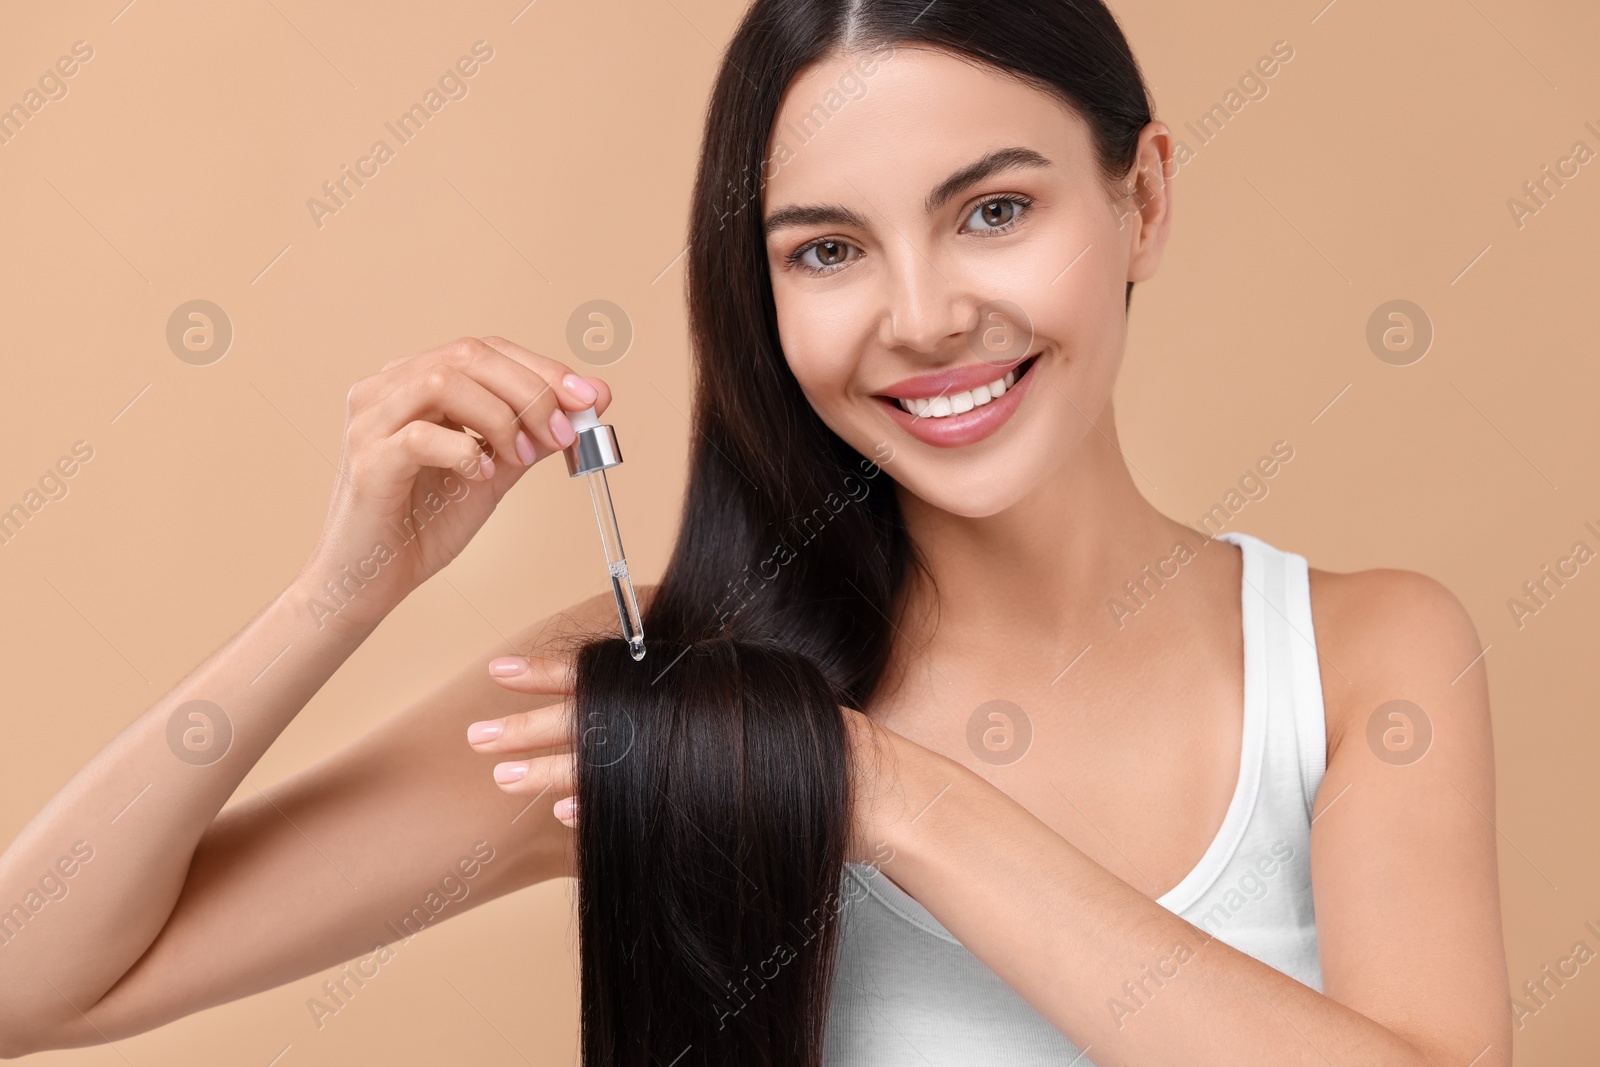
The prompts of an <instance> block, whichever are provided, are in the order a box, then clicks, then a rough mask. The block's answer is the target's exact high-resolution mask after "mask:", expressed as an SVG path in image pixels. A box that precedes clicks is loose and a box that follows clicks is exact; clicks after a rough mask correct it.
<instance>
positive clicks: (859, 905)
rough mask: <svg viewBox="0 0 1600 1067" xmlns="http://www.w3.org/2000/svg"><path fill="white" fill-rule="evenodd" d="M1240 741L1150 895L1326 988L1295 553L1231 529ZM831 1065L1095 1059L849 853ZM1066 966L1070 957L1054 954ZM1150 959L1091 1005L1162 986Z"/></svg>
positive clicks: (1302, 576) (1011, 1064)
mask: <svg viewBox="0 0 1600 1067" xmlns="http://www.w3.org/2000/svg"><path fill="white" fill-rule="evenodd" d="M1218 539H1220V540H1224V541H1230V542H1232V543H1233V544H1236V545H1238V546H1239V549H1240V552H1241V553H1242V555H1243V567H1244V581H1243V583H1242V590H1241V595H1242V605H1243V615H1244V731H1243V733H1244V743H1243V750H1242V752H1241V753H1240V758H1239V777H1238V784H1237V786H1236V787H1235V789H1234V793H1233V799H1232V800H1231V801H1230V802H1229V804H1228V810H1227V813H1226V815H1224V817H1223V820H1222V828H1221V829H1220V830H1218V831H1217V836H1216V837H1215V839H1213V840H1212V842H1211V844H1210V845H1209V846H1208V847H1207V848H1206V851H1205V853H1204V855H1202V856H1201V857H1200V862H1199V863H1198V864H1196V865H1195V867H1194V869H1193V870H1191V871H1190V872H1189V873H1188V874H1187V875H1185V876H1184V878H1183V880H1182V881H1180V882H1179V883H1178V884H1177V885H1176V886H1174V887H1173V888H1172V889H1171V890H1170V891H1169V892H1167V893H1165V894H1164V895H1162V896H1161V897H1160V899H1158V900H1157V901H1156V903H1158V904H1160V905H1161V906H1162V907H1164V908H1166V909H1167V910H1169V911H1171V912H1173V913H1175V914H1177V915H1179V916H1182V917H1183V918H1184V919H1186V920H1188V921H1189V922H1190V923H1192V924H1194V925H1195V926H1197V927H1199V928H1200V929H1201V930H1204V931H1206V932H1208V933H1210V934H1212V935H1214V936H1216V937H1217V938H1218V939H1219V940H1221V941H1224V942H1226V943H1227V944H1229V945H1232V946H1233V947H1234V948H1236V949H1238V950H1240V951H1241V952H1245V953H1248V954H1249V955H1251V956H1253V957H1255V958H1256V959H1258V960H1260V961H1261V962H1263V963H1266V964H1269V965H1270V966H1272V967H1275V968H1277V969H1278V970H1280V971H1282V972H1283V973H1285V974H1287V975H1289V976H1290V977H1292V978H1295V979H1298V980H1299V981H1301V982H1303V983H1304V984H1306V985H1308V986H1310V987H1311V988H1313V989H1316V990H1318V991H1320V990H1321V989H1322V968H1321V961H1320V958H1319V956H1318V954H1317V929H1316V922H1315V918H1314V914H1313V910H1312V903H1311V813H1312V801H1313V799H1314V798H1315V797H1316V795H1317V787H1318V786H1319V785H1320V784H1321V782H1322V774H1323V771H1324V769H1325V766H1326V755H1327V752H1326V749H1327V735H1326V727H1325V726H1324V717H1323V707H1322V682H1321V674H1320V670H1319V667H1318V663H1317V649H1316V637H1315V634H1314V633H1313V632H1312V628H1311V596H1310V582H1309V578H1308V575H1307V572H1306V561H1305V558H1304V557H1303V556H1300V555H1297V554H1295V553H1293V552H1285V551H1282V550H1280V549H1277V548H1274V547H1272V546H1271V545H1269V544H1267V543H1266V542H1264V541H1261V540H1260V539H1258V538H1256V537H1254V536H1252V535H1250V534H1247V533H1243V532H1240V531H1228V532H1225V533H1222V534H1219V535H1218ZM841 896H842V898H843V902H842V905H841V907H840V916H841V917H842V919H843V926H842V927H841V930H840V943H839V961H838V969H837V973H836V976H835V980H834V986H833V993H832V1003H831V1007H830V1011H829V1017H828V1028H827V1039H826V1043H825V1048H824V1057H823V1062H824V1063H825V1064H827V1065H828V1067H929V1065H937V1067H942V1065H945V1064H951V1065H956V1064H959V1065H961V1067H983V1065H991V1064H992V1065H995V1067H1002V1065H1003V1067H1035V1065H1040V1067H1042V1065H1046V1064H1049V1065H1052V1067H1061V1065H1068V1064H1070V1065H1073V1067H1092V1065H1093V1063H1094V1061H1093V1060H1092V1059H1090V1058H1088V1057H1086V1056H1084V1055H1083V1054H1082V1053H1080V1052H1079V1050H1078V1048H1077V1047H1076V1046H1075V1045H1073V1043H1072V1042H1070V1041H1068V1040H1067V1039H1066V1037H1065V1036H1064V1035H1062V1033H1061V1032H1060V1031H1059V1030H1057V1029H1055V1028H1054V1027H1053V1026H1051V1025H1050V1023H1049V1022H1048V1021H1047V1020H1046V1019H1045V1018H1044V1017H1043V1016H1042V1015H1040V1014H1039V1013H1038V1012H1037V1011H1035V1010H1034V1008H1033V1006H1032V1005H1030V1004H1029V1003H1028V1002H1027V1001H1025V1000H1023V999H1022V997H1021V996H1019V995H1018V994H1017V993H1016V992H1014V991H1013V990H1012V989H1011V987H1010V986H1008V985H1006V984H1005V982H1004V981H1002V980H1001V978H1000V977H999V976H998V975H997V974H995V973H994V972H993V971H992V970H990V969H989V968H988V967H987V966H986V965H984V964H983V963H982V962H981V961H980V960H979V959H978V958H977V957H976V956H974V955H973V954H972V953H971V952H969V951H967V949H966V948H965V947H963V946H962V944H961V943H960V942H959V941H957V940H956V939H955V937H953V936H952V935H951V934H950V932H949V931H948V930H946V929H945V928H944V927H943V926H942V925H940V923H939V921H938V920H937V919H935V918H934V917H933V915H932V913H930V912H929V911H928V910H927V909H926V908H924V907H922V905H920V904H918V903H917V902H916V901H915V900H914V899H912V897H911V896H910V895H909V894H907V893H906V892H905V891H904V890H902V889H901V888H900V887H898V886H897V885H895V884H894V883H893V882H892V881H890V880H889V879H888V878H887V877H885V876H884V875H883V874H882V873H881V872H879V871H878V870H877V869H876V868H875V867H871V866H864V865H860V864H853V863H852V864H848V865H846V868H845V872H844V876H843V879H842V880H841ZM1063 966H1070V963H1068V962H1064V963H1063ZM1162 983H1163V980H1162V978H1161V977H1160V975H1159V974H1157V973H1156V971H1155V969H1154V968H1152V969H1151V970H1150V971H1149V972H1148V973H1147V974H1145V975H1143V976H1141V977H1140V978H1138V979H1136V980H1135V981H1133V982H1131V983H1130V985H1129V987H1126V988H1125V989H1124V990H1123V994H1122V995H1121V996H1120V997H1118V998H1117V1000H1118V1001H1120V1003H1121V1009H1120V1014H1119V1011H1118V1009H1117V1007H1116V1004H1115V1003H1113V1002H1112V1001H1110V1000H1109V999H1108V1002H1107V1003H1105V1004H1100V1005H1095V1010H1098V1011H1104V1012H1107V1013H1108V1014H1112V1015H1116V1016H1118V1017H1126V1016H1128V1015H1130V1014H1132V1013H1134V1012H1135V1011H1137V1009H1138V1008H1139V1007H1141V1006H1142V1005H1143V1003H1145V1002H1148V1001H1149V1000H1151V999H1153V998H1155V997H1158V996H1159V995H1160V989H1159V987H1160V985H1161V984H1162Z"/></svg>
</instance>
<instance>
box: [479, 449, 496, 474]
mask: <svg viewBox="0 0 1600 1067" xmlns="http://www.w3.org/2000/svg"><path fill="white" fill-rule="evenodd" d="M478 473H479V474H482V475H483V476H484V477H485V478H493V477H494V460H493V459H491V458H490V457H489V453H487V452H485V453H484V454H483V455H481V456H479V457H478Z"/></svg>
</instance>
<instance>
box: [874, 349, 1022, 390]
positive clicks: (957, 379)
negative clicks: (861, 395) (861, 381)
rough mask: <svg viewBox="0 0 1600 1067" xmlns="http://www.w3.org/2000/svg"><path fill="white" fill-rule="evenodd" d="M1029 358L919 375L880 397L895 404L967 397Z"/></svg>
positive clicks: (892, 386)
mask: <svg viewBox="0 0 1600 1067" xmlns="http://www.w3.org/2000/svg"><path fill="white" fill-rule="evenodd" d="M1035 354H1037V353H1035ZM1027 358H1028V357H1027V356H1022V357H1021V358H1019V359H1014V360H1012V361H1011V362H1010V363H978V364H974V365H972V366H968V367H958V368H956V369H955V370H942V371H936V372H934V373H933V374H919V375H917V376H916V377H915V378H906V379H904V380H903V381H898V382H895V383H894V384H893V385H891V386H889V387H888V388H887V389H880V390H878V392H877V395H878V396H892V397H894V398H895V399H896V400H916V399H919V398H921V397H930V396H945V395H946V394H949V393H964V392H966V391H967V390H968V389H976V388H977V387H978V386H980V385H988V384H989V383H990V382H992V381H996V380H998V379H1000V378H1004V377H1005V376H1006V375H1007V374H1009V373H1010V372H1011V371H1014V370H1016V369H1017V368H1018V367H1019V366H1021V365H1022V364H1023V362H1025V361H1026V360H1027Z"/></svg>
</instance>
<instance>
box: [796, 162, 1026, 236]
mask: <svg viewBox="0 0 1600 1067" xmlns="http://www.w3.org/2000/svg"><path fill="white" fill-rule="evenodd" d="M1050 166H1054V164H1052V163H1051V162H1050V161H1049V160H1048V159H1046V158H1045V157H1044V156H1042V155H1040V154H1039V153H1038V152H1035V151H1034V150H1033V149H1031V148H997V149H995V150H994V151H992V152H989V153H987V154H985V155H984V156H982V157H981V158H979V159H977V160H974V161H973V162H971V163H969V164H967V165H966V166H965V167H962V168H961V169H960V170H958V171H956V172H955V173H954V174H952V175H950V176H949V177H948V178H946V179H945V180H944V181H942V182H940V183H939V184H938V185H936V186H935V187H934V189H933V191H932V192H930V193H929V194H928V198H927V200H926V201H925V202H924V207H925V209H926V210H927V212H928V214H930V215H931V214H933V213H934V212H935V211H938V210H939V209H940V208H941V207H943V206H944V205H945V204H947V203H948V202H949V201H950V200H951V198H953V197H954V196H955V195H956V194H957V193H959V192H961V190H963V189H965V188H966V187H967V186H969V185H974V184H976V183H978V182H981V181H983V180H984V179H985V178H989V177H993V176H994V175H996V174H1001V173H1004V172H1006V171H1012V170H1024V169H1028V168H1036V167H1050ZM764 224H765V226H766V228H767V232H768V233H771V232H773V231H774V230H781V229H784V228H786V227H789V226H854V227H856V228H857V229H863V230H864V229H866V228H867V221H866V219H864V218H862V217H861V215H859V214H858V213H857V212H855V211H852V210H851V209H850V208H847V207H845V206H844V205H842V204H803V205H790V206H786V207H780V208H777V209H776V210H774V211H773V212H772V213H771V214H770V215H768V216H767V217H766V220H765V223H764Z"/></svg>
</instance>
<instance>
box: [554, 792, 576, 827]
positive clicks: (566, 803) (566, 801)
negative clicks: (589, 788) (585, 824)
mask: <svg viewBox="0 0 1600 1067" xmlns="http://www.w3.org/2000/svg"><path fill="white" fill-rule="evenodd" d="M555 814H556V818H558V819H561V820H563V821H565V820H568V819H571V818H572V817H573V816H575V815H577V814H578V798H577V797H565V798H563V799H561V800H558V801H556V806H555Z"/></svg>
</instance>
